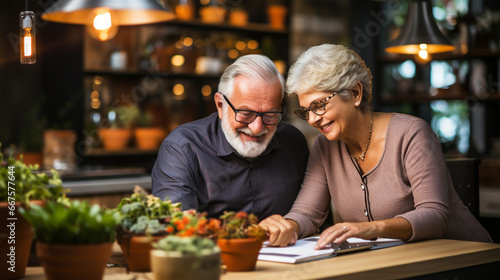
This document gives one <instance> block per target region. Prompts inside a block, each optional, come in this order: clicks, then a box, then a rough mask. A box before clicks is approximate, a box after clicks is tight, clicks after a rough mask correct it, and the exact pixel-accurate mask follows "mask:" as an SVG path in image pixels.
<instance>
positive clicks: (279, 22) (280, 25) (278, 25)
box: [267, 0, 288, 29]
mask: <svg viewBox="0 0 500 280" xmlns="http://www.w3.org/2000/svg"><path fill="white" fill-rule="evenodd" d="M287 12H288V9H287V7H286V6H285V4H284V1H282V0H272V1H269V5H268V6H267V17H268V21H269V25H270V26H271V28H274V29H284V28H285V23H286V14H287Z"/></svg>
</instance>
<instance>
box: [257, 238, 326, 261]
mask: <svg viewBox="0 0 500 280" xmlns="http://www.w3.org/2000/svg"><path fill="white" fill-rule="evenodd" d="M316 241H317V240H311V239H310V238H305V239H300V240H298V241H297V243H296V244H295V245H293V246H288V247H271V246H269V243H268V242H264V244H263V246H262V249H261V250H260V254H259V260H266V261H277V262H287V263H296V262H301V261H306V260H310V259H316V258H321V257H327V256H330V255H332V254H333V253H334V250H333V249H332V248H325V249H321V250H314V246H315V245H316Z"/></svg>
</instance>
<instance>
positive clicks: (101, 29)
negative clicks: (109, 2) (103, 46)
mask: <svg viewBox="0 0 500 280" xmlns="http://www.w3.org/2000/svg"><path fill="white" fill-rule="evenodd" d="M88 22H89V24H87V32H88V33H89V34H90V36H92V37H93V38H94V39H97V40H99V41H108V40H111V39H113V38H114V37H115V36H116V33H118V25H117V24H114V23H113V19H112V16H111V11H110V10H109V9H108V8H98V9H94V12H93V13H91V16H90V19H89V21H88Z"/></svg>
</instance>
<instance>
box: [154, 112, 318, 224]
mask: <svg viewBox="0 0 500 280" xmlns="http://www.w3.org/2000/svg"><path fill="white" fill-rule="evenodd" d="M276 129H277V131H276V134H275V135H274V137H273V139H272V140H271V142H270V143H269V146H268V147H267V149H266V151H265V152H264V153H263V154H262V155H261V156H259V157H257V158H255V159H252V160H249V159H245V158H242V157H240V156H239V155H238V154H237V153H236V152H235V150H234V149H233V148H232V147H231V145H230V144H229V142H227V140H226V137H225V135H224V132H223V131H222V128H221V122H220V120H219V118H218V115H217V113H214V114H212V115H210V116H208V117H206V118H203V119H200V120H197V121H194V122H191V123H186V124H183V125H181V126H179V127H177V128H176V129H174V130H173V131H172V132H171V133H170V134H169V135H168V136H167V138H165V140H164V141H163V143H162V144H161V147H160V150H159V152H158V158H157V159H156V162H155V165H154V167H153V170H152V181H153V195H155V196H157V197H159V198H161V199H164V198H165V197H169V198H170V199H171V200H172V202H181V203H182V209H183V210H187V209H196V210H198V211H200V212H203V211H205V212H207V213H208V215H209V216H210V217H215V218H219V216H220V215H221V214H223V212H224V211H225V210H227V211H245V212H247V213H254V214H256V215H257V216H258V217H259V219H264V218H266V217H268V216H270V215H273V214H280V215H285V214H286V213H288V211H289V210H290V208H291V207H292V204H293V202H294V200H295V198H296V196H297V194H298V192H299V189H300V185H301V183H302V179H303V178H304V172H305V168H306V164H307V160H308V157H309V149H308V147H307V142H306V139H305V137H304V135H303V134H302V133H301V132H300V131H299V130H298V129H297V128H295V127H293V126H292V125H289V124H285V123H280V124H278V127H277V128H276Z"/></svg>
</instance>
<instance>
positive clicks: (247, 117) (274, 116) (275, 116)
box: [222, 94, 285, 125]
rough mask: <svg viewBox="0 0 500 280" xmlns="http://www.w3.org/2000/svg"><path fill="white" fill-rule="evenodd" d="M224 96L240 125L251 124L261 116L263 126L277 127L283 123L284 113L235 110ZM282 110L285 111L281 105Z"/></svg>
mask: <svg viewBox="0 0 500 280" xmlns="http://www.w3.org/2000/svg"><path fill="white" fill-rule="evenodd" d="M222 96H224V99H225V100H226V102H227V104H229V106H230V107H231V109H233V111H234V119H235V120H236V121H237V122H239V123H246V124H250V123H252V122H253V121H254V120H255V119H256V118H257V117H259V116H260V117H261V119H262V123H263V124H265V125H276V124H278V123H279V122H280V121H281V119H282V118H283V115H284V114H285V113H284V112H273V111H269V112H262V113H258V112H255V111H250V110H238V109H236V108H234V106H233V104H231V102H229V99H227V97H226V96H225V95H224V94H222ZM281 109H282V110H283V105H281Z"/></svg>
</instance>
